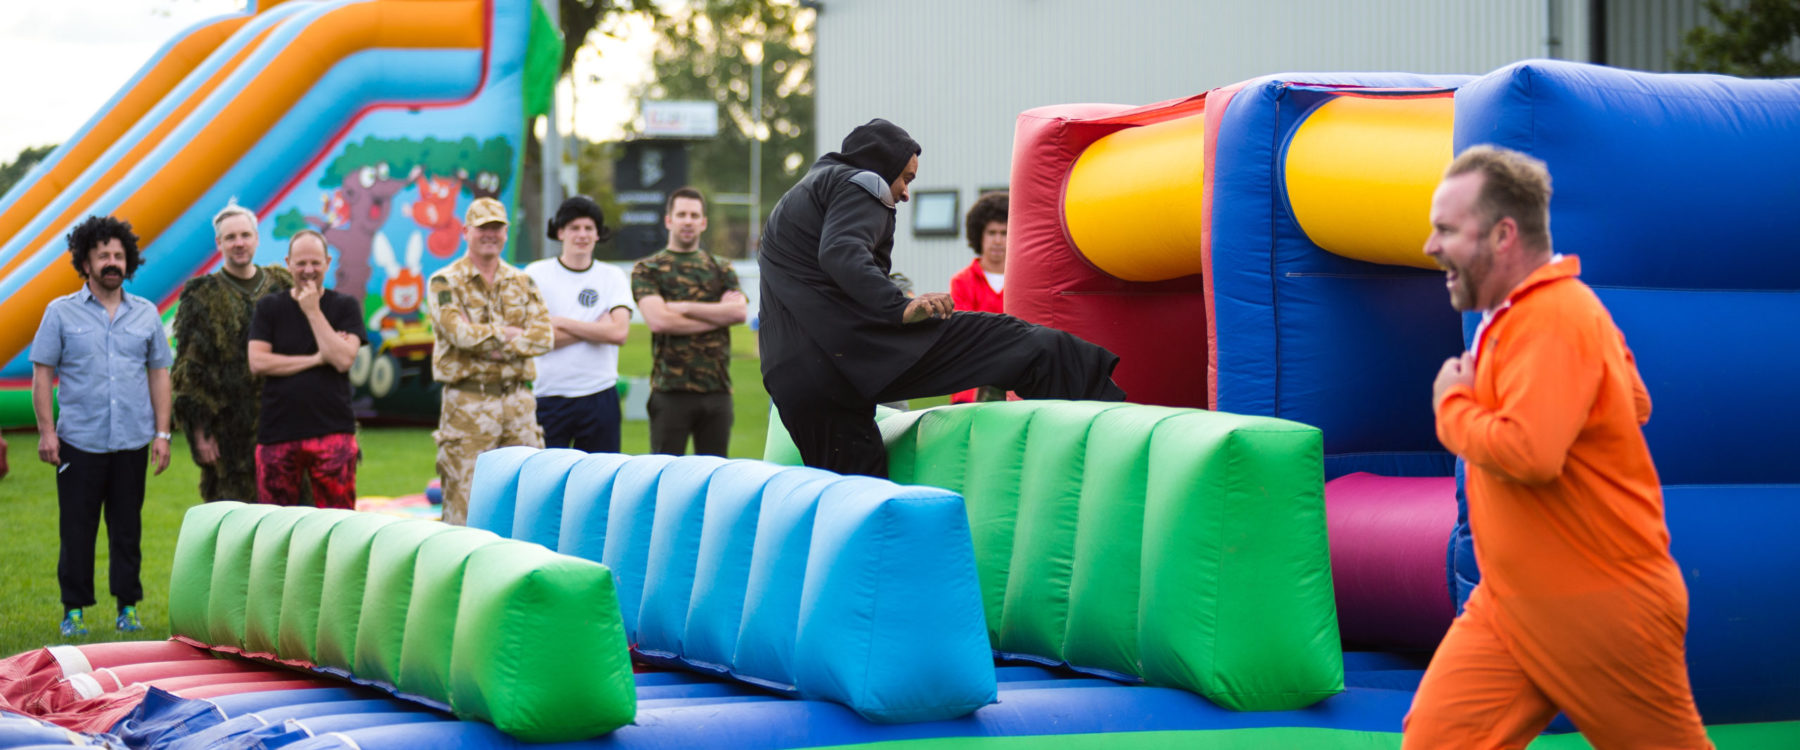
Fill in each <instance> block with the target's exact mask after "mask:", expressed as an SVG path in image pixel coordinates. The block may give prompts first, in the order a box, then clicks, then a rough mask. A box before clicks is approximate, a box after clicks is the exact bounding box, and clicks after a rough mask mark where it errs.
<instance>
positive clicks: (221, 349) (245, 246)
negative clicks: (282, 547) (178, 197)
mask: <svg viewBox="0 0 1800 750" xmlns="http://www.w3.org/2000/svg"><path fill="white" fill-rule="evenodd" d="M213 239H214V241H215V242H216V243H217V244H218V248H219V254H220V255H222V256H224V258H225V267H224V268H221V269H219V270H218V271H215V272H213V273H209V274H206V275H204V276H199V277H196V278H193V279H190V280H188V282H187V284H185V285H183V286H182V288H181V303H180V307H178V308H177V309H176V311H175V342H176V343H177V344H179V345H180V348H179V349H177V350H176V352H175V366H174V367H173V368H171V369H170V371H169V375H170V377H171V378H172V380H173V381H174V386H175V425H176V427H179V428H180V429H181V430H182V431H184V432H186V433H187V436H188V449H189V452H190V453H191V455H192V456H193V458H194V464H195V465H197V466H199V467H200V499H201V500H204V501H207V502H211V501H213V500H246V501H247V500H254V499H255V498H256V496H257V489H256V456H255V451H256V422H257V416H258V414H259V411H260V410H259V409H258V407H257V401H258V399H259V398H260V396H261V393H262V378H261V377H258V376H256V375H254V374H252V373H251V372H250V364H249V362H248V361H247V360H246V359H245V358H244V357H245V351H246V349H245V344H246V343H247V342H248V341H249V335H248V334H249V330H250V315H251V312H252V311H254V310H255V309H256V301H257V300H258V299H261V298H262V297H263V295H265V294H271V293H274V292H281V291H286V290H287V289H289V288H290V287H292V286H293V285H294V280H293V277H291V276H289V275H288V271H287V269H285V268H282V267H281V266H280V265H277V264H270V265H267V266H263V267H260V268H259V267H257V265H256V247H257V223H256V214H254V213H251V211H250V210H249V209H247V208H244V207H243V206H240V205H238V204H236V203H232V204H230V205H228V206H226V207H225V208H224V209H223V210H221V211H219V213H218V214H216V215H214V216H213Z"/></svg>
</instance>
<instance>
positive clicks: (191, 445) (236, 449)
mask: <svg viewBox="0 0 1800 750" xmlns="http://www.w3.org/2000/svg"><path fill="white" fill-rule="evenodd" d="M212 437H213V439H214V440H217V441H218V443H219V459H218V460H217V461H214V462H212V464H211V465H207V464H202V463H200V446H199V445H198V444H197V443H198V441H196V440H194V436H192V435H189V436H188V453H189V455H191V456H193V458H194V465H196V466H199V467H200V499H201V500H203V501H205V502H209V503H210V502H212V501H214V500H241V501H243V502H246V503H253V502H256V429H255V425H252V426H251V429H249V430H247V431H245V432H243V433H242V434H239V433H235V432H229V431H220V432H218V433H217V434H215V435H213V436H212Z"/></svg>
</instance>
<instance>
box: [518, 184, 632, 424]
mask: <svg viewBox="0 0 1800 750" xmlns="http://www.w3.org/2000/svg"><path fill="white" fill-rule="evenodd" d="M611 237H612V230H610V229H607V228H606V216H605V215H604V214H602V213H601V212H600V204H598V203H595V202H594V199H592V198H589V197H587V196H585V195H577V196H575V197H573V198H570V199H568V200H566V201H563V204H562V206H561V207H560V208H558V209H557V210H556V216H555V218H552V219H551V220H550V239H553V240H560V241H561V242H562V253H561V254H560V255H558V256H557V257H555V258H545V259H543V260H540V261H537V262H535V263H532V264H531V265H528V266H526V267H525V273H526V274H527V275H529V276H531V279H532V281H535V282H537V286H538V292H539V293H540V294H542V295H543V296H544V304H545V305H546V306H547V307H549V308H550V327H551V328H552V329H554V330H555V332H556V341H555V343H554V344H553V346H554V347H555V348H553V349H552V350H551V351H550V352H549V353H548V354H545V355H544V356H541V357H538V358H537V379H536V380H533V381H532V382H531V394H532V395H533V396H535V397H536V398H537V420H538V426H540V427H542V428H544V444H545V445H546V446H548V447H551V448H567V447H570V446H573V447H574V448H575V449H576V450H582V451H587V452H589V453H598V452H606V453H618V452H619V389H618V382H619V345H620V344H623V343H625V337H626V335H628V334H629V333H630V332H631V309H632V306H631V282H630V281H628V280H627V279H626V278H625V272H624V271H621V270H619V269H618V267H616V266H613V265H611V264H608V263H601V262H598V261H596V260H594V245H596V244H598V243H601V242H605V241H606V240H608V239H610V238H611Z"/></svg>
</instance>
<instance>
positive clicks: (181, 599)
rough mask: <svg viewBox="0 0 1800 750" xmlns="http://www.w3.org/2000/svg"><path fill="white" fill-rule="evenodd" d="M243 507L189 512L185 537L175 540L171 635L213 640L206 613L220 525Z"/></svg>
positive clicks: (211, 506)
mask: <svg viewBox="0 0 1800 750" xmlns="http://www.w3.org/2000/svg"><path fill="white" fill-rule="evenodd" d="M242 507H244V504H243V503H240V502H234V501H222V502H216V503H203V504H200V505H196V506H194V507H192V508H188V510H187V513H186V514H185V515H183V516H182V518H181V534H180V535H179V536H177V537H176V539H175V557H174V559H173V560H172V561H171V563H170V565H169V631H170V632H171V633H172V634H174V635H178V636H183V637H186V638H192V639H194V640H197V641H207V640H209V639H210V631H209V630H208V628H207V625H206V622H207V620H206V611H207V608H208V606H210V605H211V603H212V572H213V555H214V553H215V551H216V550H217V548H218V544H219V523H220V522H222V521H223V520H224V519H225V516H227V515H230V513H231V512H232V511H234V510H236V509H238V508H242Z"/></svg>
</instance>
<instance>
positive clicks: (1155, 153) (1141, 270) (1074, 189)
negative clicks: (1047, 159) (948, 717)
mask: <svg viewBox="0 0 1800 750" xmlns="http://www.w3.org/2000/svg"><path fill="white" fill-rule="evenodd" d="M1205 136H1206V118H1205V117H1204V116H1194V117H1184V118H1181V119H1178V120H1170V121H1168V122H1160V123H1156V124H1154V125H1144V126H1142V127H1135V128H1128V129H1126V130H1121V131H1119V132H1117V133H1113V134H1111V135H1108V136H1106V137H1105V138H1101V139H1100V140H1098V141H1095V142H1094V143H1093V145H1091V146H1088V148H1087V150H1086V151H1084V152H1082V154H1081V156H1080V157H1078V158H1077V159H1076V160H1075V166H1074V167H1073V168H1072V169H1071V170H1070V172H1069V183H1068V187H1067V188H1066V189H1065V191H1064V194H1063V221H1064V222H1065V224H1066V225H1067V226H1068V228H1069V238H1070V239H1071V240H1073V241H1074V242H1075V249H1076V250H1077V251H1078V252H1080V253H1081V255H1082V257H1084V258H1087V260H1088V262H1090V263H1093V264H1094V266H1095V267H1097V268H1099V269H1100V270H1101V271H1104V272H1106V273H1107V274H1110V275H1112V276H1115V277H1117V278H1120V279H1124V280H1126V281H1161V280H1163V279H1173V278H1179V277H1182V276H1188V275H1191V274H1197V273H1200V272H1202V271H1204V270H1205V267H1204V265H1203V263H1202V259H1201V257H1200V242H1201V233H1202V232H1203V231H1204V230H1205V228H1206V215H1205V213H1204V212H1203V211H1202V210H1201V208H1202V206H1203V205H1204V203H1203V200H1204V198H1205V197H1206V184H1205V179H1206V138H1205Z"/></svg>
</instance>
